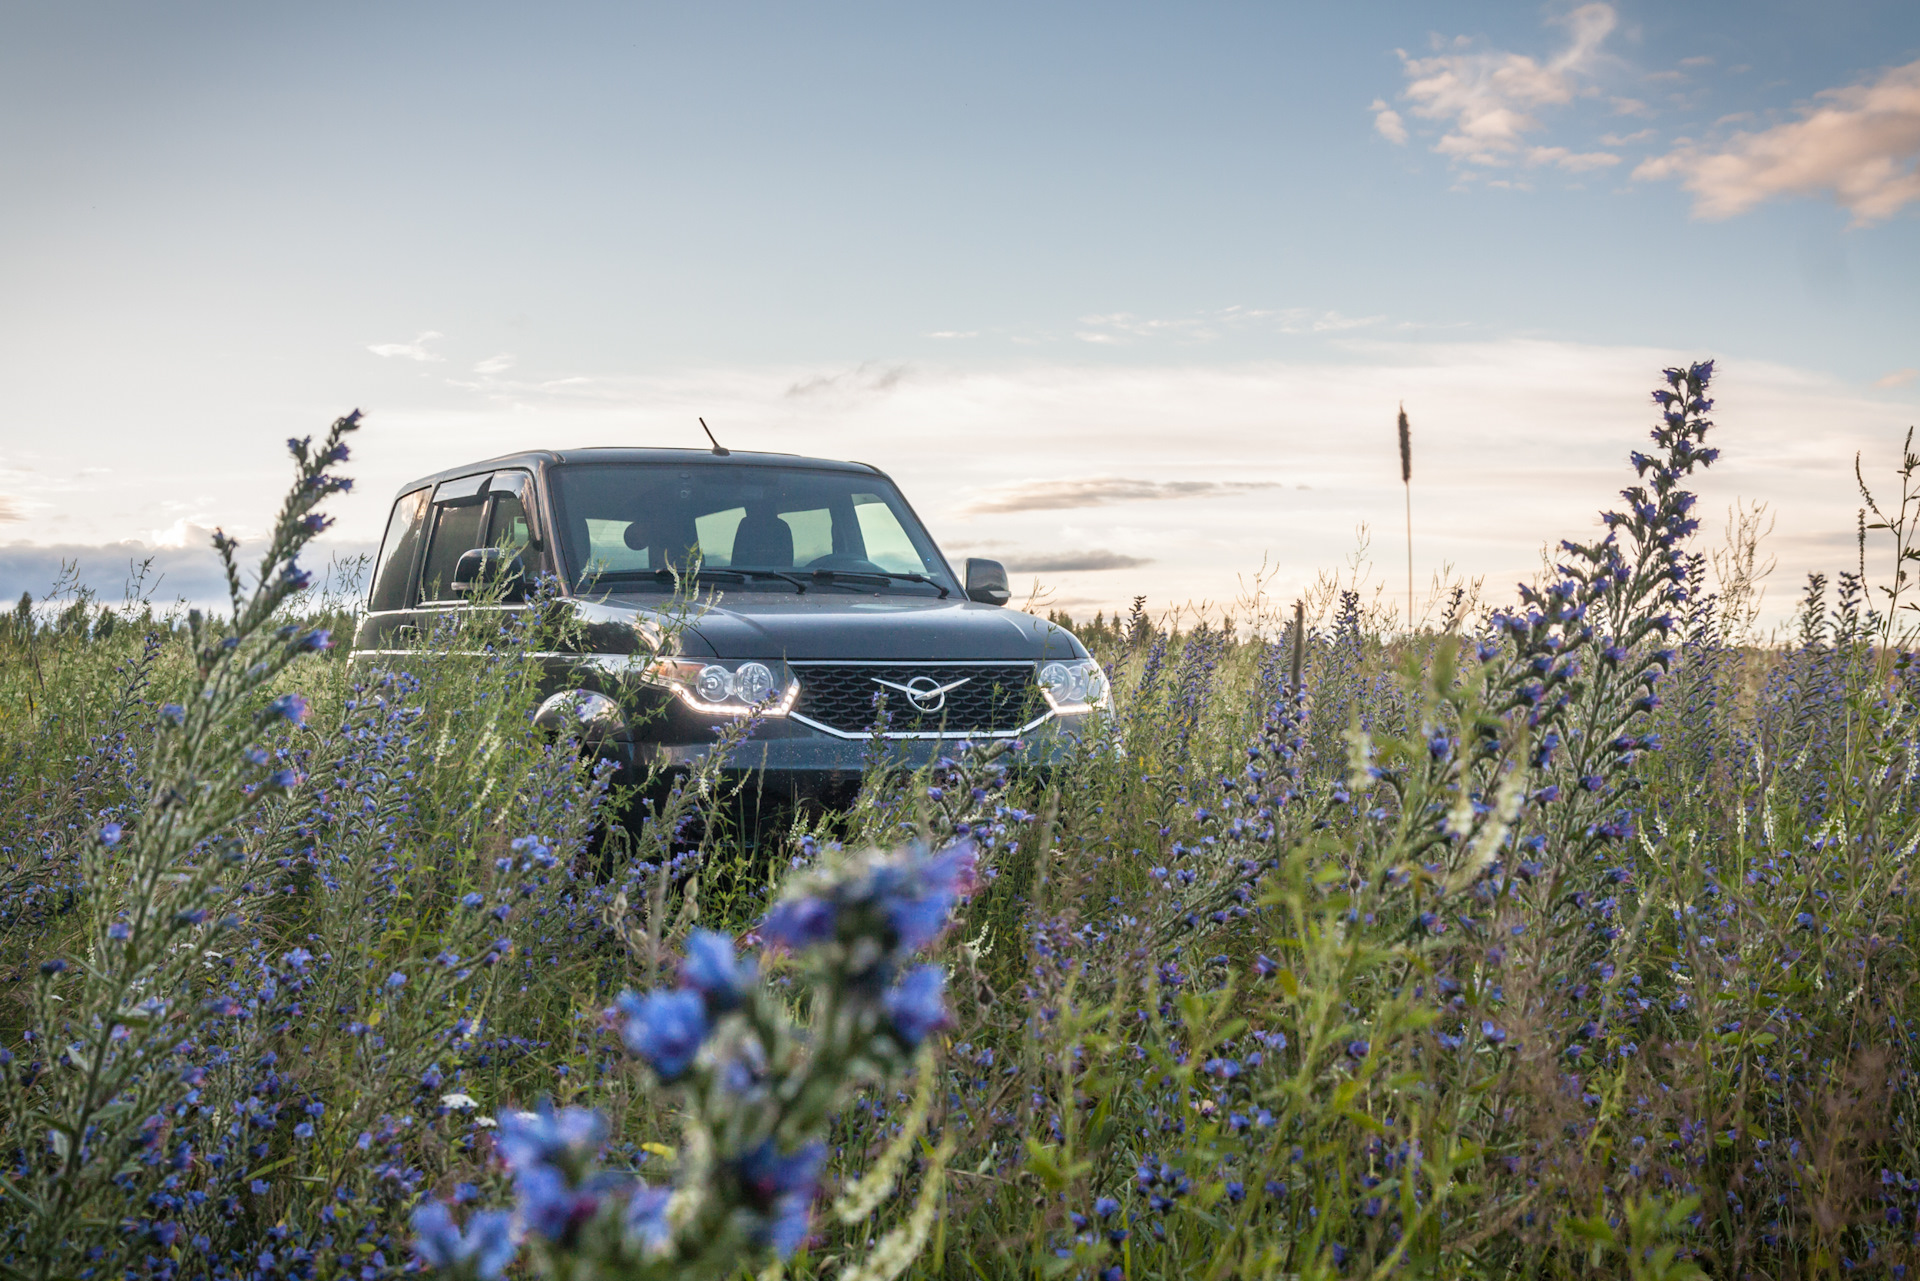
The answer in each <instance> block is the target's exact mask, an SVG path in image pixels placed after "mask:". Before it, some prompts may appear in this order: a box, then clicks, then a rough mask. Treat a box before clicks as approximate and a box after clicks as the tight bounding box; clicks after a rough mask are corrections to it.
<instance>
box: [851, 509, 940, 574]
mask: <svg viewBox="0 0 1920 1281" xmlns="http://www.w3.org/2000/svg"><path fill="white" fill-rule="evenodd" d="M853 514H854V518H855V519H857V520H858V521H859V522H860V537H861V539H862V540H863V541H864V542H865V543H866V545H867V559H868V560H870V561H872V562H873V563H874V564H876V565H878V566H879V567H880V568H882V569H884V570H887V571H888V572H889V573H894V574H924V573H926V572H927V568H928V567H927V566H926V565H925V564H923V563H922V562H921V560H920V553H918V552H916V551H915V550H914V549H913V540H912V539H910V538H908V537H907V531H906V530H905V529H903V528H901V526H900V518H899V517H898V516H896V515H894V514H893V508H891V507H889V506H888V505H887V502H886V500H885V499H883V498H881V497H880V496H879V495H878V494H855V495H854V496H853Z"/></svg>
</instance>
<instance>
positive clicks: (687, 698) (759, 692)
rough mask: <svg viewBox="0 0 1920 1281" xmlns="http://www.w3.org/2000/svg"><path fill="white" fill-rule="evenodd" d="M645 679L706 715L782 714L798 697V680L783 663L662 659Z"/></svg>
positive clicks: (652, 667)
mask: <svg viewBox="0 0 1920 1281" xmlns="http://www.w3.org/2000/svg"><path fill="white" fill-rule="evenodd" d="M646 678H647V682H648V683H649V684H652V685H659V686H663V687H665V688H667V689H670V690H672V691H673V692H674V693H675V694H677V695H678V696H679V698H680V701H681V702H682V703H683V704H685V705H686V706H688V707H691V708H692V709H693V710H694V711H696V712H705V713H706V714H707V715H709V716H746V715H748V714H756V715H760V716H785V715H786V714H787V713H788V712H789V711H790V710H792V708H793V701H794V699H796V698H798V697H799V696H800V682H798V681H796V680H795V679H794V678H793V674H792V673H791V672H789V671H788V670H787V665H786V664H785V663H763V662H755V661H751V660H749V661H747V662H744V663H743V662H727V661H718V662H709V661H707V660H705V659H698V658H663V659H659V660H658V661H656V662H655V663H654V664H653V665H652V666H651V667H649V668H648V669H647V677H646Z"/></svg>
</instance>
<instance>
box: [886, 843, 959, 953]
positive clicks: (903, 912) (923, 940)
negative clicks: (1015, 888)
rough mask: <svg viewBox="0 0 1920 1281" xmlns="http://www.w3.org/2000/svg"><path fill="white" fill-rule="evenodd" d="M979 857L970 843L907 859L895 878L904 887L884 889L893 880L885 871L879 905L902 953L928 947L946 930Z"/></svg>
mask: <svg viewBox="0 0 1920 1281" xmlns="http://www.w3.org/2000/svg"><path fill="white" fill-rule="evenodd" d="M977 858H978V855H977V854H976V852H975V850H974V847H973V843H972V842H971V841H962V842H960V843H958V844H956V845H950V846H948V847H947V848H946V849H944V850H942V851H941V852H940V853H938V854H934V855H931V856H926V855H919V854H918V853H917V851H916V852H915V854H913V855H910V856H909V857H908V860H907V862H906V864H905V866H904V867H901V868H899V869H898V870H897V872H896V876H897V877H898V879H900V880H903V881H904V882H905V883H904V884H899V885H887V884H885V883H884V882H886V881H893V880H895V879H896V877H895V876H887V875H886V874H885V873H886V872H887V871H895V869H892V868H889V869H884V870H883V873H882V876H881V878H878V879H879V880H880V881H881V882H882V883H881V884H878V885H877V886H876V888H879V889H880V891H881V898H880V905H881V909H882V910H883V911H884V912H885V913H886V916H887V923H888V924H889V925H891V926H892V927H893V930H894V933H895V934H896V935H897V936H898V938H899V946H900V948H901V950H903V951H906V952H916V951H919V950H920V949H921V948H922V947H925V946H926V945H927V944H928V943H931V942H932V941H933V940H934V939H935V938H936V937H937V936H938V935H939V933H940V931H941V930H943V929H945V928H946V926H947V920H948V918H949V916H951V915H952V912H953V906H954V904H955V902H957V901H958V900H959V897H960V895H961V894H963V893H965V892H966V890H967V888H968V887H969V886H971V885H972V883H973V868H974V863H975V862H976V860H977Z"/></svg>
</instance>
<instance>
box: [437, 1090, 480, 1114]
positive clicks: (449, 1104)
mask: <svg viewBox="0 0 1920 1281" xmlns="http://www.w3.org/2000/svg"><path fill="white" fill-rule="evenodd" d="M440 1106H441V1107H445V1108H452V1109H453V1110H454V1111H456V1112H460V1111H464V1110H465V1109H467V1108H477V1107H479V1106H480V1102H479V1100H477V1099H475V1098H474V1097H473V1096H472V1095H471V1094H443V1095H441V1096H440Z"/></svg>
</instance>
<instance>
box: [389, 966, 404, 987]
mask: <svg viewBox="0 0 1920 1281" xmlns="http://www.w3.org/2000/svg"><path fill="white" fill-rule="evenodd" d="M406 985H407V976H406V973H405V971H403V970H395V971H394V972H393V973H391V974H389V975H387V986H388V987H389V988H402V987H405V986H406Z"/></svg>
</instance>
